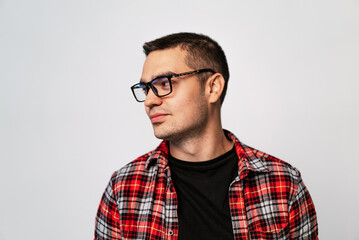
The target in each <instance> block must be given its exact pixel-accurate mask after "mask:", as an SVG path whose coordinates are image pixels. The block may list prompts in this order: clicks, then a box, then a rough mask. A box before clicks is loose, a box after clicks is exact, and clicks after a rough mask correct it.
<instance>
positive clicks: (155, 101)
mask: <svg viewBox="0 0 359 240" xmlns="http://www.w3.org/2000/svg"><path fill="white" fill-rule="evenodd" d="M144 104H145V106H146V107H153V106H159V105H161V104H162V99H161V98H160V97H157V96H156V95H155V94H154V93H153V91H152V89H151V88H150V89H149V90H148V93H147V96H146V99H145V102H144Z"/></svg>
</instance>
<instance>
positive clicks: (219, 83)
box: [207, 73, 225, 103]
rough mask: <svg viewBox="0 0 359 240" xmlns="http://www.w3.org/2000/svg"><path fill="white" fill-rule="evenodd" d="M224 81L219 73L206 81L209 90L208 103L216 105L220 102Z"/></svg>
mask: <svg viewBox="0 0 359 240" xmlns="http://www.w3.org/2000/svg"><path fill="white" fill-rule="evenodd" d="M224 83H225V80H224V78H223V76H222V74H220V73H215V74H213V75H212V77H210V78H209V79H208V82H207V87H208V88H209V102H210V103H216V102H219V101H220V97H221V94H222V92H223V89H224Z"/></svg>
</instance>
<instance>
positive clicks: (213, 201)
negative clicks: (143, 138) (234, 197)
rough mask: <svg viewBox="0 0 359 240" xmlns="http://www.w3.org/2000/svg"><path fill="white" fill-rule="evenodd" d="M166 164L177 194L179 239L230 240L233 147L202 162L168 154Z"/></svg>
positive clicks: (235, 170)
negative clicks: (185, 159)
mask: <svg viewBox="0 0 359 240" xmlns="http://www.w3.org/2000/svg"><path fill="white" fill-rule="evenodd" d="M169 164H170V169H171V175H172V180H173V184H174V187H175V189H176V192H177V197H178V219H179V239H180V240H191V239H196V240H198V239H206V240H210V239H214V240H221V239H226V240H227V239H234V236H233V229H232V221H231V216H230V210H229V198H228V191H229V185H230V184H231V182H232V181H233V180H234V178H235V177H236V176H237V175H238V157H237V154H236V151H235V148H234V147H233V148H232V150H230V151H228V152H227V153H225V154H223V155H222V156H219V157H217V158H215V159H212V160H209V161H204V162H187V161H182V160H178V159H175V158H174V157H172V156H170V158H169Z"/></svg>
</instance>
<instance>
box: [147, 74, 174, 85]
mask: <svg viewBox="0 0 359 240" xmlns="http://www.w3.org/2000/svg"><path fill="white" fill-rule="evenodd" d="M175 74H176V73H174V72H171V71H167V72H162V73H159V74H157V75H152V76H151V80H150V81H152V80H153V79H156V78H159V77H167V76H170V75H175ZM150 81H148V82H150ZM140 83H145V81H144V80H143V79H142V78H141V79H140Z"/></svg>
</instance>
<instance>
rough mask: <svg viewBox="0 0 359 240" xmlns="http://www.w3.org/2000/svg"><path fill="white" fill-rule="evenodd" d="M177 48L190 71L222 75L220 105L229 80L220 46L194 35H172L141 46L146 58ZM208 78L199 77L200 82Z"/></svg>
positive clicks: (224, 57)
mask: <svg viewBox="0 0 359 240" xmlns="http://www.w3.org/2000/svg"><path fill="white" fill-rule="evenodd" d="M175 47H179V48H180V49H182V50H184V51H185V53H186V56H185V61H186V64H187V65H188V66H189V67H190V68H192V69H203V68H210V69H213V70H214V71H215V72H217V73H220V74H222V76H223V78H224V80H225V85H224V89H223V92H222V95H221V103H223V100H224V97H225V96H226V92H227V85H228V80H229V70H228V64H227V59H226V55H225V54H224V52H223V50H222V48H221V46H219V44H218V43H217V42H216V41H214V40H213V39H211V38H210V37H208V36H205V35H202V34H196V33H187V32H182V33H174V34H170V35H167V36H164V37H161V38H158V39H155V40H153V41H150V42H146V43H145V44H144V45H143V51H144V52H145V54H146V56H148V55H149V54H150V53H151V52H153V51H156V50H164V49H170V48H175ZM208 76H209V74H201V75H199V79H200V80H201V82H204V80H205V79H206V78H207V77H208Z"/></svg>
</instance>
